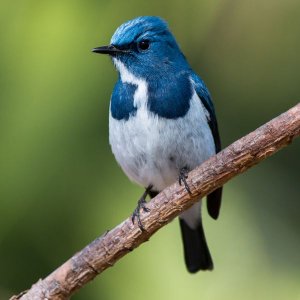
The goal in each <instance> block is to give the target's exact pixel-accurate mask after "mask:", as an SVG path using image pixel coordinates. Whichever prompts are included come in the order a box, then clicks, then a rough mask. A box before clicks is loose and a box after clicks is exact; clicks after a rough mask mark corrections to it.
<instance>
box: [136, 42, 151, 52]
mask: <svg viewBox="0 0 300 300" xmlns="http://www.w3.org/2000/svg"><path fill="white" fill-rule="evenodd" d="M149 46H150V42H149V41H148V40H143V41H140V42H139V43H138V48H139V50H142V51H145V50H147V49H149Z"/></svg>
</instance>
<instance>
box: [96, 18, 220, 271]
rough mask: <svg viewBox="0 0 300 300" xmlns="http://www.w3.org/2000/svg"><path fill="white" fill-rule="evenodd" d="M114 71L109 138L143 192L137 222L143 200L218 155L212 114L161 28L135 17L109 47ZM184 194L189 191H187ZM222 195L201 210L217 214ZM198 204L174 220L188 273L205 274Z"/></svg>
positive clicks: (203, 91)
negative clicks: (178, 230) (198, 272)
mask: <svg viewBox="0 0 300 300" xmlns="http://www.w3.org/2000/svg"><path fill="white" fill-rule="evenodd" d="M93 51H94V52H97V53H103V54H109V55H110V57H111V58H112V60H113V62H114V64H115V67H116V68H117V70H118V72H119V79H118V81H117V83H116V85H115V88H114V90H113V93H112V97H111V104H110V118H109V140H110V144H111V147H112V151H113V153H114V155H115V157H116V160H117V161H118V163H119V164H120V166H121V167H122V169H123V171H124V172H125V173H126V175H127V176H128V177H129V178H130V179H131V180H133V181H134V182H136V183H138V184H140V185H141V186H143V187H145V188H146V192H145V193H144V195H143V197H142V198H141V199H140V200H139V203H138V207H137V208H136V210H135V212H134V214H133V220H134V219H135V218H137V219H138V222H139V226H140V228H141V229H143V225H142V223H141V220H140V208H142V207H144V205H145V197H146V196H147V194H148V195H150V196H154V195H155V194H157V193H158V192H160V191H161V190H163V189H164V188H165V187H167V186H168V185H170V184H172V183H173V182H175V181H176V180H178V178H179V179H180V181H179V182H182V181H183V182H184V181H185V174H186V171H189V170H191V169H193V168H195V167H196V166H198V165H199V164H201V163H202V162H203V161H204V160H206V159H208V158H209V157H210V156H212V155H214V154H215V153H216V152H218V151H220V149H221V144H220V137H219V132H218V126H217V120H216V116H215V110H214V106H213V103H212V101H211V97H210V94H209V91H208V89H207V87H206V86H205V84H204V82H203V81H202V79H201V78H200V77H199V76H198V75H197V74H195V73H194V71H193V70H192V69H191V67H190V66H189V64H188V62H187V60H186V58H185V57H184V55H183V54H182V52H181V50H180V48H179V46H178V44H177V42H176V40H175V38H174V36H173V35H172V33H171V32H170V30H169V28H168V26H167V23H166V22H165V21H164V20H162V19H161V18H158V17H147V16H146V17H139V18H136V19H134V20H130V21H128V22H126V23H124V24H123V25H121V26H120V27H119V28H118V29H117V30H116V32H115V33H114V35H113V37H112V39H111V44H110V45H109V46H104V47H98V48H95V49H94V50H93ZM186 187H187V189H188V186H186ZM221 193H222V190H221V189H217V190H216V191H215V192H213V193H212V194H210V195H209V196H208V203H207V207H208V212H209V214H210V215H211V216H212V217H213V218H215V219H216V218H217V217H218V215H219V210H220V205H221ZM200 200H201V199H199V202H198V203H196V204H195V205H193V206H192V207H191V208H190V209H188V210H187V211H185V212H183V213H182V214H181V215H180V226H181V232H182V238H183V242H184V254H185V262H186V265H187V268H188V270H189V271H190V272H192V273H194V272H197V271H198V270H211V269H212V268H213V262H212V259H211V256H210V252H209V249H208V247H207V243H206V239H205V235H204V231H203V227H202V221H201V214H200V209H201V201H200Z"/></svg>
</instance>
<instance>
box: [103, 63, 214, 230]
mask: <svg viewBox="0 0 300 300" xmlns="http://www.w3.org/2000/svg"><path fill="white" fill-rule="evenodd" d="M114 63H115V65H116V67H117V69H118V70H119V72H120V76H121V80H122V81H123V82H126V83H131V84H135V85H136V86H137V89H136V92H135V94H134V106H135V107H136V108H137V112H136V114H135V115H134V116H131V117H129V119H128V120H116V119H114V118H112V116H111V113H110V116H109V141H110V144H111V147H112V151H113V153H114V155H115V157H116V160H117V162H118V163H119V164H120V166H121V167H122V169H123V171H124V172H125V173H126V175H127V176H128V177H129V178H130V179H131V180H132V181H134V182H136V183H138V184H139V185H141V186H143V187H148V186H149V185H153V190H155V191H161V190H163V189H164V188H165V187H167V186H169V185H171V184H172V183H174V182H175V181H176V180H178V175H179V171H180V169H181V168H183V167H188V168H190V169H193V168H195V167H196V166H198V165H200V164H201V163H202V162H203V161H205V160H206V159H208V158H209V157H210V156H212V155H213V154H214V153H215V147H214V140H213V136H212V133H211V130H210V128H209V126H208V124H207V117H206V110H205V108H204V107H203V105H202V103H201V101H200V99H199V97H198V96H197V94H196V92H194V93H193V96H192V99H191V101H190V109H189V111H188V112H187V114H186V115H185V116H183V117H181V118H177V119H175V120H173V119H166V118H161V117H158V116H157V115H155V114H153V113H152V112H150V111H149V110H148V109H147V101H148V88H147V82H146V81H145V80H143V79H141V78H137V77H136V76H134V75H133V74H132V73H130V72H129V71H128V69H127V68H126V67H125V66H124V64H122V63H121V62H120V61H118V60H114ZM180 217H181V218H183V219H184V220H185V221H186V223H187V224H188V225H189V226H190V227H192V228H195V227H197V225H198V223H199V220H200V201H199V203H196V204H195V205H194V206H192V207H191V208H190V209H188V210H187V211H185V212H184V213H183V214H182V215H181V216H180Z"/></svg>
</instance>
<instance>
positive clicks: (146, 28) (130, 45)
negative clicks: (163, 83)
mask: <svg viewBox="0 0 300 300" xmlns="http://www.w3.org/2000/svg"><path fill="white" fill-rule="evenodd" d="M93 51H94V52H96V53H103V54H109V55H110V56H111V57H112V58H113V59H114V60H116V61H120V62H122V63H123V64H124V65H125V66H126V68H128V70H129V71H130V72H132V73H133V74H134V75H136V76H138V77H143V78H147V77H151V76H161V75H162V73H170V72H179V71H181V70H186V69H188V68H189V67H188V64H187V62H186V60H185V57H184V56H183V54H182V53H181V51H180V49H179V46H178V45H177V43H176V40H175V38H174V36H173V35H172V33H171V32H170V30H169V28H168V26H167V23H166V22H165V21H164V20H162V19H161V18H158V17H149V16H144V17H138V18H136V19H133V20H130V21H128V22H126V23H124V24H122V25H121V26H120V27H119V28H118V29H117V30H116V32H115V33H114V35H113V36H112V38H111V44H110V45H109V46H104V47H98V48H95V49H93Z"/></svg>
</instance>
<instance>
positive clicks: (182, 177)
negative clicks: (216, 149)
mask: <svg viewBox="0 0 300 300" xmlns="http://www.w3.org/2000/svg"><path fill="white" fill-rule="evenodd" d="M187 178H188V169H187V168H182V169H181V170H180V173H179V178H178V181H179V185H182V183H183V184H184V187H185V189H186V190H187V192H188V193H189V194H190V195H191V194H192V192H191V190H190V187H189V185H188V183H187V181H186V179H187Z"/></svg>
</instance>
